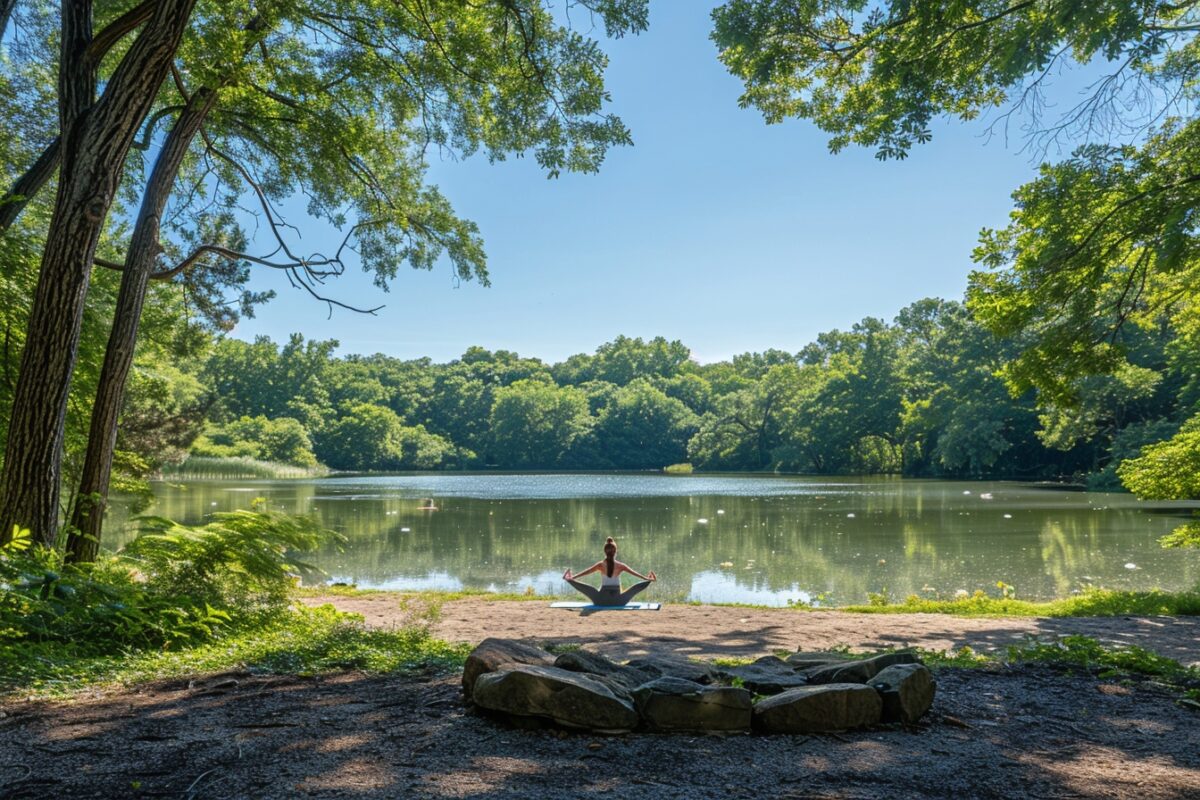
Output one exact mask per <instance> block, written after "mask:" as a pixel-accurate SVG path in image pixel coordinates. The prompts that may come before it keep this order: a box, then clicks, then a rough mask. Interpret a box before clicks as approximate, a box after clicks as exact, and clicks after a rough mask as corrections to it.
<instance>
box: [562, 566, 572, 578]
mask: <svg viewBox="0 0 1200 800" xmlns="http://www.w3.org/2000/svg"><path fill="white" fill-rule="evenodd" d="M574 577H575V576H574V575H572V574H571V568H570V567H567V571H566V572H564V573H563V580H564V581H569V580H571V579H572V578H574Z"/></svg>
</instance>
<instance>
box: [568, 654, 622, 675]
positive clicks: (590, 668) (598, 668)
mask: <svg viewBox="0 0 1200 800" xmlns="http://www.w3.org/2000/svg"><path fill="white" fill-rule="evenodd" d="M554 666H556V667H558V668H559V669H567V670H570V671H571V672H587V673H589V674H592V675H611V674H612V673H614V672H617V671H618V670H620V669H621V665H620V664H618V663H617V662H615V661H613V660H612V659H610V658H608V657H607V656H603V655H601V654H599V653H593V652H592V651H590V650H572V651H571V652H569V653H563V654H562V655H560V656H559V657H558V658H556V659H554Z"/></svg>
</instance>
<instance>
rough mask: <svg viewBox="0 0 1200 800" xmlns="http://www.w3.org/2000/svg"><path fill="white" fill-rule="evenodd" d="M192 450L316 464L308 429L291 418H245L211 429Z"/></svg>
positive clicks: (211, 454) (299, 463)
mask: <svg viewBox="0 0 1200 800" xmlns="http://www.w3.org/2000/svg"><path fill="white" fill-rule="evenodd" d="M192 453H193V454H195V455H197V456H208V457H212V458H230V457H243V458H252V459H255V460H257V461H276V462H279V463H282V464H291V465H293V466H297V467H315V466H316V465H317V457H316V455H314V454H313V449H312V442H311V441H310V440H309V438H308V431H306V430H305V429H304V426H303V425H302V424H301V423H300V421H299V420H296V419H292V418H291V417H280V418H279V419H267V418H266V417H264V416H261V415H260V416H257V417H241V418H240V419H236V420H233V421H231V422H228V423H226V424H225V425H218V426H214V427H212V428H210V429H209V430H207V431H206V432H205V433H204V434H203V435H202V436H200V437H199V438H198V439H197V440H196V442H195V443H193V444H192Z"/></svg>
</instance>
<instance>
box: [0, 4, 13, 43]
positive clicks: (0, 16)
mask: <svg viewBox="0 0 1200 800" xmlns="http://www.w3.org/2000/svg"><path fill="white" fill-rule="evenodd" d="M16 4H17V0H0V39H2V38H4V32H5V31H6V30H8V20H9V18H10V17H11V16H12V12H13V7H14V6H16Z"/></svg>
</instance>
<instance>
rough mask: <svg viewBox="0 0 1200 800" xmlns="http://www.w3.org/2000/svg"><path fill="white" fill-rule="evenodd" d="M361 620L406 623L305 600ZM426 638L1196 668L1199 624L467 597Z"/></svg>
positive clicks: (353, 605) (373, 599) (362, 604)
mask: <svg viewBox="0 0 1200 800" xmlns="http://www.w3.org/2000/svg"><path fill="white" fill-rule="evenodd" d="M304 602H306V603H308V604H309V605H321V604H323V603H331V604H332V605H334V606H335V607H336V608H338V609H341V610H343V611H353V612H356V613H358V614H362V615H363V617H364V618H365V619H366V620H367V623H368V624H369V625H376V626H385V627H387V626H396V625H402V624H404V623H405V622H406V621H408V620H409V619H411V611H408V610H405V609H404V608H403V607H402V605H401V595H398V594H389V593H381V594H368V595H361V596H357V597H334V596H330V597H311V598H307V599H305V601H304ZM433 633H434V635H435V636H437V637H439V638H441V639H446V640H449V641H453V642H471V643H476V642H479V641H480V640H482V639H485V638H487V637H488V636H501V637H506V638H517V639H532V640H535V641H538V642H541V643H545V644H555V643H581V644H592V645H598V646H599V647H600V649H602V650H603V651H604V652H606V653H609V654H610V655H612V656H614V657H618V658H631V657H634V656H637V655H640V654H644V653H647V652H651V651H657V652H666V651H673V652H677V653H681V654H684V655H693V656H701V657H705V658H715V657H720V656H738V657H743V656H759V655H765V654H768V653H771V652H774V651H776V650H797V649H803V650H820V649H823V648H828V647H832V646H835V645H849V646H850V647H852V648H855V649H870V648H879V647H904V646H918V647H925V648H929V649H932V650H949V649H955V650H957V649H958V648H961V647H963V646H964V645H965V646H970V647H971V648H973V649H975V650H979V651H985V652H993V651H996V650H999V649H1003V648H1005V647H1007V646H1008V645H1010V644H1014V643H1019V642H1021V641H1022V640H1024V639H1025V638H1026V637H1029V636H1036V637H1039V638H1042V639H1052V638H1056V637H1061V636H1067V635H1072V634H1081V635H1084V636H1091V637H1093V638H1095V639H1098V640H1100V641H1102V642H1106V643H1110V644H1126V645H1130V644H1132V645H1139V646H1141V647H1145V648H1148V649H1150V650H1153V651H1155V652H1157V653H1160V654H1162V655H1165V656H1169V657H1171V658H1174V659H1177V660H1179V661H1181V662H1183V663H1185V664H1190V663H1196V662H1200V618H1195V617H1087V618H1046V617H1013V618H1000V619H974V618H965V617H953V616H949V615H945V614H854V613H846V612H842V611H796V610H793V609H786V608H782V609H757V608H735V607H729V606H689V605H679V606H673V605H666V606H664V607H663V608H662V610H661V611H605V612H601V613H596V614H591V615H587V616H582V615H580V614H579V613H578V612H576V611H568V610H563V609H554V608H550V607H549V603H548V602H542V601H513V600H489V599H486V598H481V597H470V598H466V599H462V600H453V601H450V602H447V603H445V604H444V605H442V607H441V613H440V615H439V617H438V619H437V621H436V623H435V624H434V626H433Z"/></svg>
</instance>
